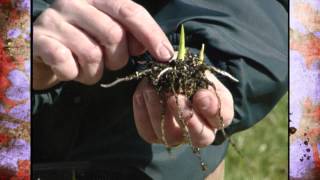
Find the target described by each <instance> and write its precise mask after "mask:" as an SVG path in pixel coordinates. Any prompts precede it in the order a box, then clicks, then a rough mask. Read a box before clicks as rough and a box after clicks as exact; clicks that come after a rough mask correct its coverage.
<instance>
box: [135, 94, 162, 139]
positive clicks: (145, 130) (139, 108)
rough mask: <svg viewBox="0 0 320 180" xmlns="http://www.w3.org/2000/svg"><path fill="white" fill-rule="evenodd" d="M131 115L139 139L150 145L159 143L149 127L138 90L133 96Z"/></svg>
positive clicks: (144, 106) (146, 113) (145, 109)
mask: <svg viewBox="0 0 320 180" xmlns="http://www.w3.org/2000/svg"><path fill="white" fill-rule="evenodd" d="M133 115H134V122H135V124H136V128H137V131H138V133H139V135H140V137H141V138H142V139H144V140H145V141H146V142H148V143H150V144H152V143H159V140H158V137H157V135H156V134H155V132H154V130H153V127H152V125H151V122H150V119H149V115H148V112H147V107H146V104H145V102H144V98H143V95H142V92H141V91H140V90H138V89H137V90H136V92H135V94H134V96H133Z"/></svg>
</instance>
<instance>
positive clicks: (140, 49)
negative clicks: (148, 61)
mask: <svg viewBox="0 0 320 180" xmlns="http://www.w3.org/2000/svg"><path fill="white" fill-rule="evenodd" d="M127 37H128V47H129V54H130V55H131V56H139V55H141V54H143V53H145V52H146V50H147V49H146V48H145V47H144V46H143V45H142V44H141V43H140V42H139V41H138V40H137V39H136V38H135V37H134V36H132V35H131V34H127Z"/></svg>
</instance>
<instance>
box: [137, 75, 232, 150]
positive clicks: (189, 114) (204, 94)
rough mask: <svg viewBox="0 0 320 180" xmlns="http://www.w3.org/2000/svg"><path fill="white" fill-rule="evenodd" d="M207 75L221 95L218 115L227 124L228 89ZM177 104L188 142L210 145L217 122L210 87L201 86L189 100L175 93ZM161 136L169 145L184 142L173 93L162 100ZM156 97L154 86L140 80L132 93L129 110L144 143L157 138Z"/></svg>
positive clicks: (229, 110)
mask: <svg viewBox="0 0 320 180" xmlns="http://www.w3.org/2000/svg"><path fill="white" fill-rule="evenodd" d="M206 75H207V77H208V79H209V80H210V81H211V82H213V83H214V84H215V86H216V92H217V94H218V96H219V97H220V99H221V116H222V117H223V120H224V125H225V127H227V126H228V125H229V124H230V123H231V121H232V119H233V116H234V107H233V98H232V95H231V93H230V91H229V90H228V89H227V88H226V87H225V86H224V85H223V84H222V83H221V82H220V81H219V80H218V79H217V78H216V77H215V76H214V75H212V74H211V73H206ZM178 101H179V106H180V107H179V108H180V110H181V112H182V114H181V115H182V118H183V119H184V120H185V121H186V123H187V127H188V129H189V132H190V136H191V140H192V144H193V145H194V146H196V147H205V146H208V145H210V144H211V143H212V142H213V141H214V139H215V133H216V132H217V129H219V128H220V127H221V126H220V123H221V122H220V120H219V119H218V110H219V109H218V99H217V96H216V94H215V92H214V89H213V88H212V87H209V88H208V89H201V90H199V91H198V92H196V94H195V95H194V96H193V98H192V102H190V101H189V100H188V99H187V98H186V97H185V96H182V95H179V98H178ZM164 106H165V109H164V111H165V112H166V113H165V123H164V130H165V137H166V140H167V142H168V145H169V146H175V145H178V144H180V143H183V142H184V139H183V132H182V130H181V128H180V127H179V124H178V122H177V121H176V118H177V117H179V116H178V115H179V114H178V112H179V111H178V106H177V104H176V99H175V97H174V96H173V95H170V96H169V97H167V101H166V102H164ZM162 110H163V109H162V105H161V104H160V97H159V96H158V95H157V92H156V91H155V90H154V88H153V87H152V86H151V85H150V84H149V83H148V82H147V80H143V81H142V82H140V84H139V85H138V87H137V89H136V92H135V93H134V96H133V111H134V119H135V124H136V127H137V130H138V133H139V135H140V136H141V137H142V138H143V139H144V140H145V141H146V142H148V143H162V142H161V139H162V138H161V135H162V134H161V123H160V122H161V112H162Z"/></svg>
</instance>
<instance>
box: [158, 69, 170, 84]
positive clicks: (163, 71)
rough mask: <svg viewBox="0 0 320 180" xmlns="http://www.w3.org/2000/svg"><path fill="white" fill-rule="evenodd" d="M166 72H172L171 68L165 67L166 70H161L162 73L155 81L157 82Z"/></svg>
mask: <svg viewBox="0 0 320 180" xmlns="http://www.w3.org/2000/svg"><path fill="white" fill-rule="evenodd" d="M167 71H172V67H167V68H165V69H164V70H162V71H161V72H160V73H159V74H158V76H157V81H159V80H160V78H161V76H162V75H163V74H164V73H166V72H167Z"/></svg>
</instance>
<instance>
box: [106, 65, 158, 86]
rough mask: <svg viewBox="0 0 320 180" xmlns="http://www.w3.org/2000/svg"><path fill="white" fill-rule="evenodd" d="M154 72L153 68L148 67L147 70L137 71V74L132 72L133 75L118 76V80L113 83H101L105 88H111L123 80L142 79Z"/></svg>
mask: <svg viewBox="0 0 320 180" xmlns="http://www.w3.org/2000/svg"><path fill="white" fill-rule="evenodd" d="M151 72H152V70H151V69H147V70H144V71H141V72H138V71H137V72H136V73H135V74H132V75H129V76H126V77H123V78H118V79H117V80H115V81H113V82H112V83H109V84H100V86H101V87H103V88H109V87H112V86H115V85H117V84H119V83H121V82H125V81H131V80H134V79H141V78H143V77H145V76H147V75H148V74H150V73H151Z"/></svg>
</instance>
